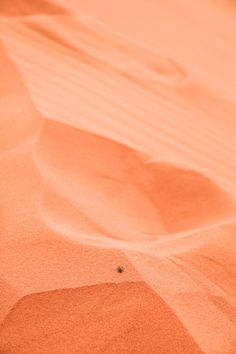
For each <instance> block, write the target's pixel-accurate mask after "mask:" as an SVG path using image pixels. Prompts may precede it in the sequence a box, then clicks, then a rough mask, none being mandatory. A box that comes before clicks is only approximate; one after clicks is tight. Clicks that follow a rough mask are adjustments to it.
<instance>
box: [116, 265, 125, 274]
mask: <svg viewBox="0 0 236 354" xmlns="http://www.w3.org/2000/svg"><path fill="white" fill-rule="evenodd" d="M116 270H117V272H118V273H123V272H124V271H125V268H124V267H122V266H119V267H117V268H116Z"/></svg>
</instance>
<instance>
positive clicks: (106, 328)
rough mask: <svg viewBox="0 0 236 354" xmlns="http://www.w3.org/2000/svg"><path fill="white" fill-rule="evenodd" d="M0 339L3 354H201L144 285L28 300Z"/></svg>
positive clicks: (101, 287) (9, 320)
mask: <svg viewBox="0 0 236 354" xmlns="http://www.w3.org/2000/svg"><path fill="white" fill-rule="evenodd" d="M97 323H99V326H98V325H97ZM150 328H152V331H150ZM1 334H2V335H1V339H0V350H1V352H4V353H16V352H19V353H32V352H33V353H35V354H38V353H40V354H43V353H52V354H54V353H55V354H60V353H127V352H129V353H140V352H141V353H163V354H164V353H173V352H176V353H183V352H187V353H189V354H190V353H194V354H198V353H202V352H201V350H200V349H199V348H198V347H197V345H196V344H194V342H193V340H192V338H191V337H190V336H189V335H188V333H187V332H186V329H184V328H183V326H182V325H181V323H180V322H179V320H178V319H177V317H176V316H175V315H174V314H173V313H172V312H171V311H170V309H169V308H168V306H166V304H165V303H164V302H163V301H162V300H161V299H160V298H158V297H157V296H156V294H155V293H154V292H153V291H152V290H151V289H150V288H149V287H148V286H147V285H145V283H142V282H136V283H122V284H119V285H116V284H101V285H94V286H89V287H82V288H80V289H67V290H65V289H63V290H56V291H52V292H46V293H40V294H35V295H29V296H26V297H24V298H22V299H21V300H20V301H19V302H18V303H17V304H16V305H15V306H14V308H13V309H12V310H11V312H10V313H9V315H8V316H7V317H6V319H5V321H4V323H3V325H2V327H1Z"/></svg>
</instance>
